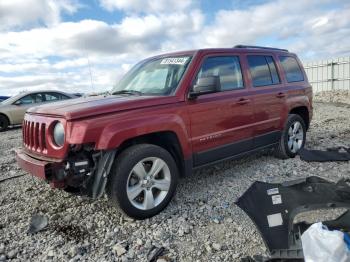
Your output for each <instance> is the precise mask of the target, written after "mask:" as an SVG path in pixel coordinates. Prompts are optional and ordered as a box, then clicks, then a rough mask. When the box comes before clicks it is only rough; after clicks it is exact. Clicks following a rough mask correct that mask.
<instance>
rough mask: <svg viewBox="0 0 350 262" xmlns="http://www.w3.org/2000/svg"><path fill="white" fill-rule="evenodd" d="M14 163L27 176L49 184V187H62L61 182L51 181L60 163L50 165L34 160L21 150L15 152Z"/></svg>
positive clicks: (50, 163) (49, 163)
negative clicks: (26, 173) (15, 162)
mask: <svg viewBox="0 0 350 262" xmlns="http://www.w3.org/2000/svg"><path fill="white" fill-rule="evenodd" d="M16 161H17V164H18V165H19V167H21V168H22V169H23V170H24V171H26V172H28V173H29V174H31V175H33V176H36V177H38V178H40V179H43V180H46V181H48V182H50V185H51V187H57V188H60V187H63V186H64V184H63V182H60V181H55V180H54V179H53V177H54V173H55V170H56V169H58V168H60V167H61V163H52V162H47V161H43V160H38V159H35V158H33V157H31V156H29V155H28V154H26V153H25V151H24V150H23V149H17V150H16Z"/></svg>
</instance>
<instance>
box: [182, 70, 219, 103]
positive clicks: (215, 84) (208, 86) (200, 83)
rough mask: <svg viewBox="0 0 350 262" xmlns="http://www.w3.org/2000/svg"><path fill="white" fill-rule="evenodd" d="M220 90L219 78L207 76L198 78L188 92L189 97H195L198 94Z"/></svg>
mask: <svg viewBox="0 0 350 262" xmlns="http://www.w3.org/2000/svg"><path fill="white" fill-rule="evenodd" d="M219 90H220V78H219V77H218V76H208V77H202V78H198V80H197V83H196V84H195V85H194V86H193V88H192V91H191V92H190V93H189V98H191V99H195V98H196V97H198V96H200V95H205V94H210V93H215V92H217V91H219Z"/></svg>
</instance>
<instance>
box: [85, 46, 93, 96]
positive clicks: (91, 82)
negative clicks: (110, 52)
mask: <svg viewBox="0 0 350 262" xmlns="http://www.w3.org/2000/svg"><path fill="white" fill-rule="evenodd" d="M84 49H85V52H86V59H87V61H88V66H89V73H90V84H91V89H92V90H93V91H94V84H93V80H92V70H91V64H90V59H89V53H88V51H87V48H86V41H84Z"/></svg>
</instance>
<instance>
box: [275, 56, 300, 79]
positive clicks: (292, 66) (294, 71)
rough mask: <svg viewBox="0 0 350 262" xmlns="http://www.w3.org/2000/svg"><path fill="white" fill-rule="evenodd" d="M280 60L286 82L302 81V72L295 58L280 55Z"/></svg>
mask: <svg viewBox="0 0 350 262" xmlns="http://www.w3.org/2000/svg"><path fill="white" fill-rule="evenodd" d="M280 61H281V64H282V68H283V70H284V73H285V74H286V78H287V82H289V83H290V82H300V81H304V75H303V72H302V71H301V69H300V66H299V64H298V62H297V60H296V59H295V58H294V57H291V56H280Z"/></svg>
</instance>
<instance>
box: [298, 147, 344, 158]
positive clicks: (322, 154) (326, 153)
mask: <svg viewBox="0 0 350 262" xmlns="http://www.w3.org/2000/svg"><path fill="white" fill-rule="evenodd" d="M298 154H299V155H300V159H301V160H304V161H306V162H329V161H350V147H335V148H327V150H309V149H305V148H302V149H300V150H299V152H298Z"/></svg>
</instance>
